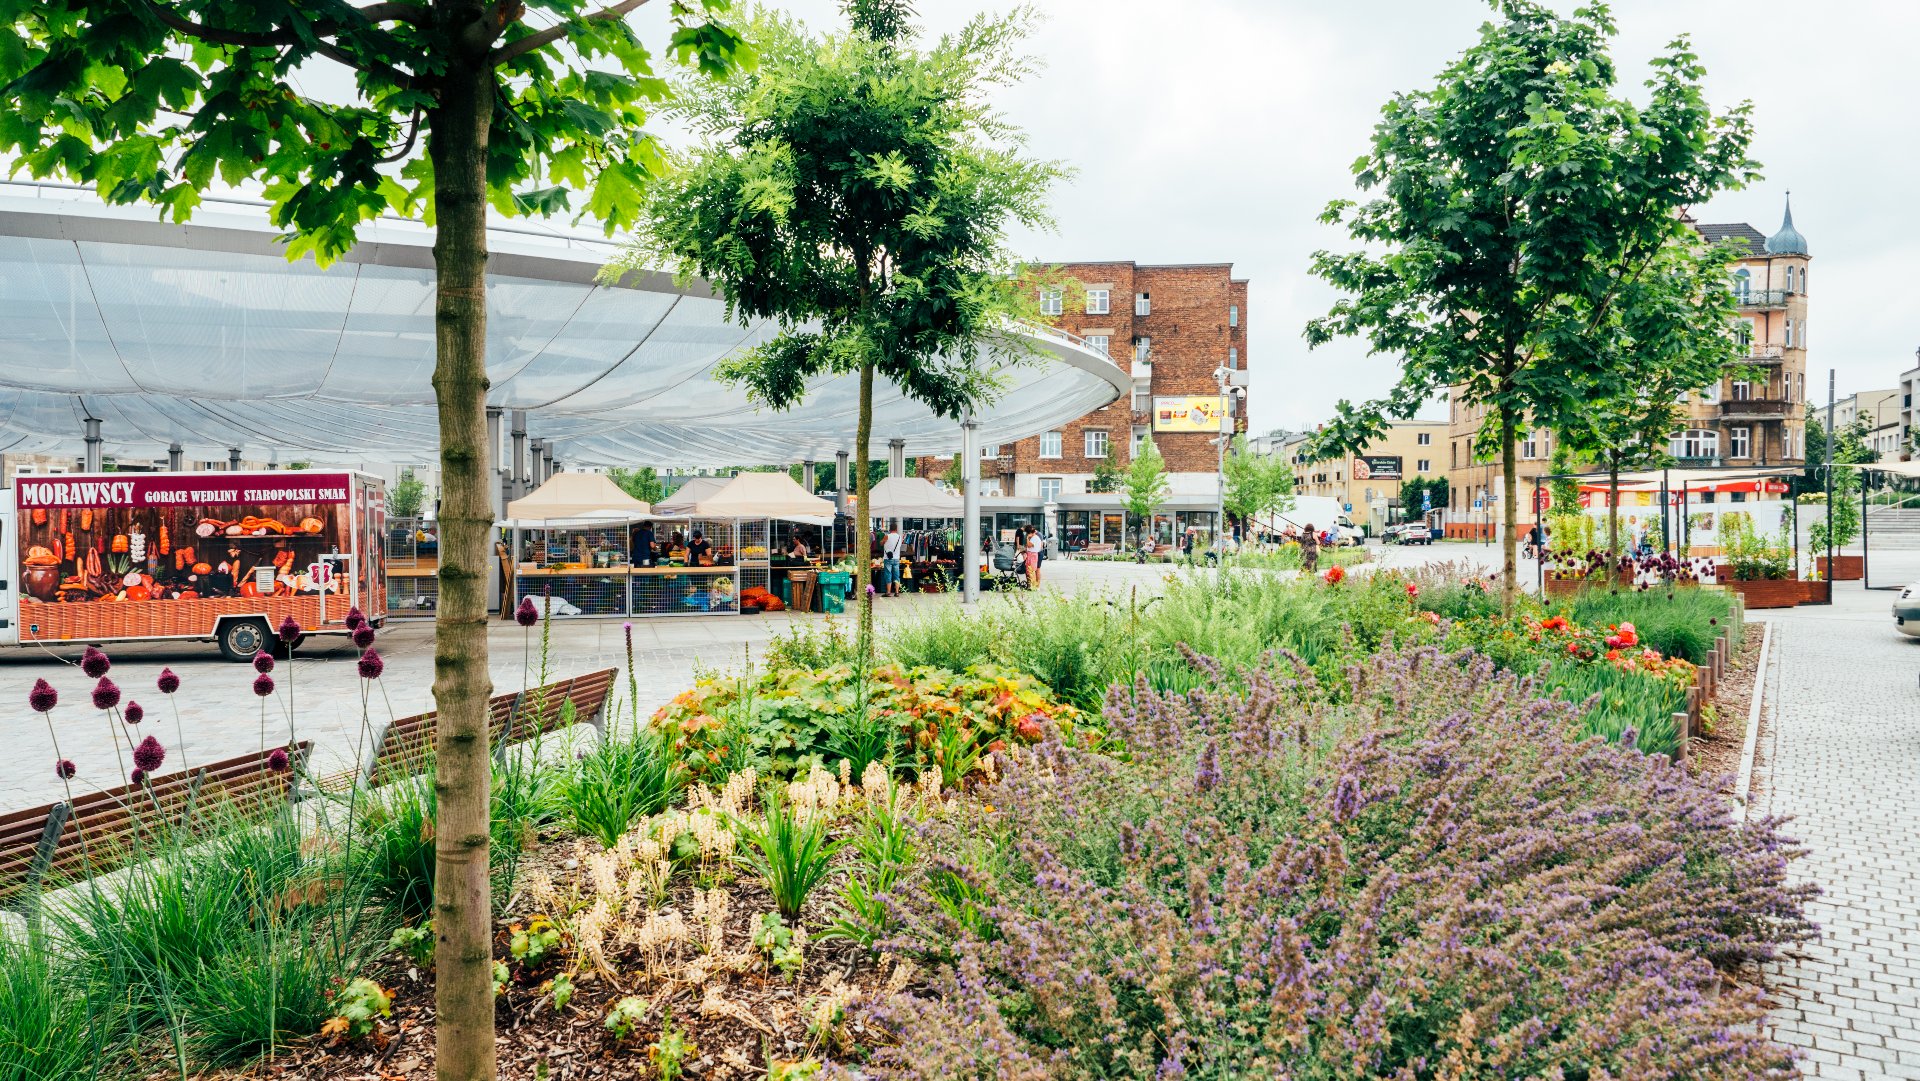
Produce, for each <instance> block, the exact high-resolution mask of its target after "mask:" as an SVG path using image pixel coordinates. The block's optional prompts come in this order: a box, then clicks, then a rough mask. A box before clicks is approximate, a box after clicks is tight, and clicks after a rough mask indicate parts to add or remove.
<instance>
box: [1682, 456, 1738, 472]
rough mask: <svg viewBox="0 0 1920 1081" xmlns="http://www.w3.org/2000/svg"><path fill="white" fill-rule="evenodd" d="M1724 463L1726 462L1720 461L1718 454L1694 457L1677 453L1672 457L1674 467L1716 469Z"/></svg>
mask: <svg viewBox="0 0 1920 1081" xmlns="http://www.w3.org/2000/svg"><path fill="white" fill-rule="evenodd" d="M1724 464H1726V463H1725V462H1724V461H1722V460H1721V458H1720V457H1719V456H1718V455H1710V456H1707V457H1695V456H1689V455H1685V454H1677V455H1675V456H1674V459H1673V467H1674V468H1675V469H1718V468H1720V467H1721V466H1722V465H1724Z"/></svg>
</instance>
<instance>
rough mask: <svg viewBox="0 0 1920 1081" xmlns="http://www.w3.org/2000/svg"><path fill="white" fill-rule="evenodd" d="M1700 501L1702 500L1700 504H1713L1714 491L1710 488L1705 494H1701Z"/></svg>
mask: <svg viewBox="0 0 1920 1081" xmlns="http://www.w3.org/2000/svg"><path fill="white" fill-rule="evenodd" d="M1699 499H1700V502H1702V503H1711V502H1713V489H1711V488H1709V489H1707V490H1706V491H1704V492H1701V493H1700V496H1699Z"/></svg>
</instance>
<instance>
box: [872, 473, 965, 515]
mask: <svg viewBox="0 0 1920 1081" xmlns="http://www.w3.org/2000/svg"><path fill="white" fill-rule="evenodd" d="M867 511H868V513H869V514H871V515H872V516H873V517H875V518H958V517H960V515H961V503H960V497H959V496H958V495H956V494H954V493H953V492H949V491H947V490H946V489H944V488H942V487H940V486H939V485H937V484H935V483H933V482H932V481H930V480H927V479H925V478H923V477H887V478H886V479H884V480H882V481H881V482H880V483H878V484H876V485H874V486H873V488H872V490H870V491H869V492H868V493H867Z"/></svg>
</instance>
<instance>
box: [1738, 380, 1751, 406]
mask: <svg viewBox="0 0 1920 1081" xmlns="http://www.w3.org/2000/svg"><path fill="white" fill-rule="evenodd" d="M1752 397H1753V384H1751V383H1749V382H1747V381H1746V380H1745V379H1735V380H1734V381H1733V400H1734V401H1736V402H1744V401H1747V400H1748V399H1750V398H1752Z"/></svg>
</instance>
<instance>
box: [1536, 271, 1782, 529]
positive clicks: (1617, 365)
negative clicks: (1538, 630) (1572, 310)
mask: <svg viewBox="0 0 1920 1081" xmlns="http://www.w3.org/2000/svg"><path fill="white" fill-rule="evenodd" d="M1737 257H1738V249H1737V248H1736V247H1734V246H1722V247H1715V246H1711V245H1708V244H1706V243H1705V242H1704V241H1702V240H1700V239H1699V238H1698V237H1695V236H1685V235H1683V236H1679V237H1676V238H1674V239H1673V240H1671V241H1669V242H1668V243H1667V244H1666V245H1664V246H1663V247H1662V248H1661V250H1660V251H1659V253H1657V254H1656V255H1655V257H1654V258H1653V259H1651V260H1649V261H1648V262H1647V263H1646V264H1645V265H1644V266H1642V267H1640V268H1639V269H1638V271H1637V273H1633V274H1632V275H1631V276H1630V277H1629V278H1628V280H1627V281H1625V282H1624V283H1623V284H1622V286H1621V287H1620V290H1619V294H1618V298H1617V302H1616V303H1614V304H1612V305H1611V306H1610V307H1609V308H1608V310H1607V311H1606V312H1605V313H1604V314H1603V315H1602V316H1601V319H1600V321H1599V322H1600V325H1599V326H1597V327H1596V328H1595V330H1594V332H1593V335H1592V341H1593V347H1594V350H1595V352H1596V353H1597V354H1598V355H1599V356H1600V358H1601V363H1600V365H1599V371H1600V372H1601V373H1602V374H1601V380H1600V381H1599V382H1598V383H1596V384H1592V385H1589V386H1588V387H1587V393H1586V395H1585V397H1586V398H1587V405H1586V408H1585V410H1584V412H1583V415H1582V417H1581V420H1580V422H1579V423H1577V424H1573V425H1570V426H1568V427H1566V428H1564V429H1562V431H1561V433H1560V444H1559V445H1560V447H1561V448H1565V449H1567V450H1569V451H1578V452H1580V453H1582V454H1584V455H1587V456H1588V457H1590V458H1591V459H1593V461H1594V462H1596V463H1597V464H1598V465H1600V466H1601V467H1602V468H1604V469H1605V470H1606V471H1607V552H1608V554H1609V555H1611V556H1612V557H1613V558H1614V559H1616V560H1617V559H1618V558H1619V556H1620V473H1621V472H1622V470H1625V469H1638V468H1656V467H1659V466H1663V465H1666V464H1668V463H1669V462H1671V461H1672V460H1673V456H1672V453H1671V449H1670V444H1671V439H1672V436H1673V433H1674V432H1676V431H1678V430H1679V429H1681V428H1683V427H1685V425H1686V418H1687V410H1688V407H1689V405H1691V404H1692V403H1693V402H1695V401H1697V400H1699V399H1700V398H1701V397H1702V393H1701V392H1702V391H1704V390H1706V389H1707V388H1708V387H1713V386H1717V385H1719V382H1720V380H1721V379H1722V378H1724V377H1725V376H1727V375H1728V374H1732V375H1734V376H1735V377H1736V378H1745V377H1748V376H1750V375H1752V374H1753V373H1752V372H1750V371H1748V370H1746V369H1744V368H1740V367H1737V364H1738V361H1739V359H1740V356H1741V355H1742V353H1744V352H1745V349H1744V347H1743V346H1742V344H1741V341H1740V339H1739V337H1738V336H1737V335H1736V334H1735V327H1736V321H1735V314H1736V308H1735V306H1734V298H1733V290H1732V288H1731V286H1730V279H1729V278H1728V273H1729V271H1730V268H1731V267H1732V265H1733V262H1734V261H1735V259H1736V258H1737ZM1555 453H1556V455H1557V454H1558V450H1556V452H1555ZM1555 472H1559V469H1558V467H1556V468H1555Z"/></svg>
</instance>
